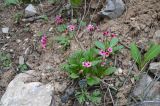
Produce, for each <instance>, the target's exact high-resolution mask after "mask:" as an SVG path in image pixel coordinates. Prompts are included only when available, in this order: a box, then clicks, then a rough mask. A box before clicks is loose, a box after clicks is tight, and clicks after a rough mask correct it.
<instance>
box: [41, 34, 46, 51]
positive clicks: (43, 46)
mask: <svg viewBox="0 0 160 106" xmlns="http://www.w3.org/2000/svg"><path fill="white" fill-rule="evenodd" d="M41 45H42V48H43V49H45V48H46V45H47V36H46V35H43V36H42V38H41Z"/></svg>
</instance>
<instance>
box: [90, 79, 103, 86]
mask: <svg viewBox="0 0 160 106" xmlns="http://www.w3.org/2000/svg"><path fill="white" fill-rule="evenodd" d="M99 83H100V79H99V78H97V77H88V78H87V84H88V85H90V86H93V85H96V84H99Z"/></svg>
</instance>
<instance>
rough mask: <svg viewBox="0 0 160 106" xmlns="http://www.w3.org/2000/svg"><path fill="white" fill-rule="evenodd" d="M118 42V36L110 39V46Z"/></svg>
mask: <svg viewBox="0 0 160 106" xmlns="http://www.w3.org/2000/svg"><path fill="white" fill-rule="evenodd" d="M117 43H118V38H113V39H112V40H111V41H110V47H114V46H115V45H117Z"/></svg>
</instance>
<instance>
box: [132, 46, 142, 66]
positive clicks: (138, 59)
mask: <svg viewBox="0 0 160 106" xmlns="http://www.w3.org/2000/svg"><path fill="white" fill-rule="evenodd" d="M131 56H132V58H133V59H134V61H135V62H136V63H138V65H139V66H140V65H141V60H142V56H141V53H140V51H139V49H138V48H137V46H136V44H135V43H132V44H131Z"/></svg>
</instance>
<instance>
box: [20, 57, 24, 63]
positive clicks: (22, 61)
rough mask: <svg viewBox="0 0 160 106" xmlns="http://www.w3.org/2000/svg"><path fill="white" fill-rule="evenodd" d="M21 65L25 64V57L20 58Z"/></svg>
mask: <svg viewBox="0 0 160 106" xmlns="http://www.w3.org/2000/svg"><path fill="white" fill-rule="evenodd" d="M19 64H20V65H22V64H24V57H23V56H19Z"/></svg>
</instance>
